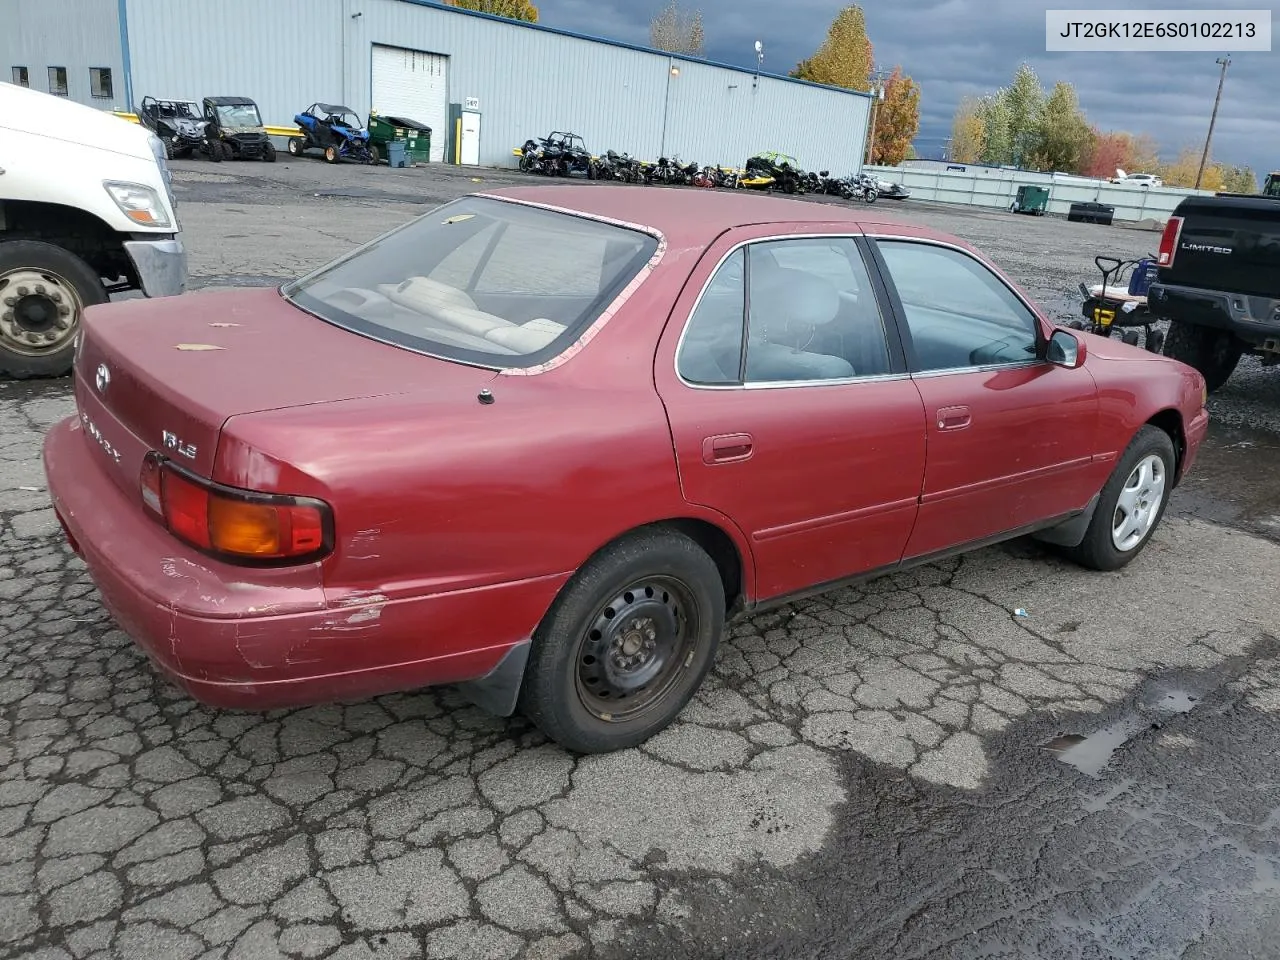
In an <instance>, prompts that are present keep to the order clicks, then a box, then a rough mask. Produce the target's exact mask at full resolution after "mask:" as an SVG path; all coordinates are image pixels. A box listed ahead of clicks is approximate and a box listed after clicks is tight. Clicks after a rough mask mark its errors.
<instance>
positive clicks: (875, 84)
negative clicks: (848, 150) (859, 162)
mask: <svg viewBox="0 0 1280 960" xmlns="http://www.w3.org/2000/svg"><path fill="white" fill-rule="evenodd" d="M883 77H884V75H883V72H882V71H880V70H877V71H875V77H874V79H873V80H872V84H871V91H870V93H871V129H870V130H869V131H868V133H867V157H866V160H864V161H863V162H864V163H871V162H872V160H873V159H874V157H875V155H874V153H873V151H874V150H875V146H876V107H877V106H878V105H879V103H880V101H881V100H883V99H884V78H883Z"/></svg>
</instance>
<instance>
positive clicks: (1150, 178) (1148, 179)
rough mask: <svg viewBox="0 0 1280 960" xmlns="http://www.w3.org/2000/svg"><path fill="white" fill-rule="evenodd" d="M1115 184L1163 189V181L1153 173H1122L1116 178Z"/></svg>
mask: <svg viewBox="0 0 1280 960" xmlns="http://www.w3.org/2000/svg"><path fill="white" fill-rule="evenodd" d="M1114 182H1115V183H1131V184H1133V185H1134V186H1137V187H1163V186H1164V181H1163V180H1161V179H1160V178H1159V177H1157V176H1156V175H1155V174H1154V173H1129V174H1126V173H1123V172H1121V173H1120V175H1119V176H1117V177H1116V179H1115V181H1114Z"/></svg>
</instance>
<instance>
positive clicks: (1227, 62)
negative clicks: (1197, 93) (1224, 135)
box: [1196, 56, 1231, 190]
mask: <svg viewBox="0 0 1280 960" xmlns="http://www.w3.org/2000/svg"><path fill="white" fill-rule="evenodd" d="M1214 63H1217V64H1220V65H1221V66H1222V72H1221V73H1220V74H1218V95H1217V96H1216V97H1214V98H1213V113H1212V114H1211V115H1210V116H1209V133H1208V134H1207V135H1206V136H1205V138H1204V153H1203V154H1201V155H1200V171H1199V172H1198V173H1197V174H1196V189H1197V190H1199V189H1200V181H1201V180H1202V179H1203V178H1204V165H1205V164H1206V163H1208V162H1209V142H1210V141H1211V140H1213V125H1214V123H1215V122H1216V121H1217V119H1218V104H1219V103H1220V102H1221V101H1222V84H1223V81H1225V80H1226V79H1227V67H1229V66H1231V57H1229V56H1227V57H1219V58H1218V59H1217V60H1215V61H1214Z"/></svg>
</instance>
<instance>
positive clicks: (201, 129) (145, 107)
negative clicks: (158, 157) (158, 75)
mask: <svg viewBox="0 0 1280 960" xmlns="http://www.w3.org/2000/svg"><path fill="white" fill-rule="evenodd" d="M138 121H139V122H140V123H141V124H142V125H143V126H144V127H146V128H147V129H148V130H150V131H151V132H152V133H154V134H155V135H156V136H157V137H158V138H159V139H160V142H161V143H163V144H164V153H165V156H166V157H168V158H169V159H170V160H174V159H180V158H183V157H190V156H192V155H193V154H195V153H202V154H204V155H205V156H206V157H208V158H209V159H210V160H212V161H213V162H214V163H217V162H219V161H221V160H222V156H223V154H222V148H221V147H220V146H219V144H218V142H217V141H216V140H211V139H210V138H209V135H208V124H207V123H206V122H205V121H204V120H202V119H201V118H200V112H199V109H198V108H197V107H196V104H195V102H194V101H192V100H168V99H157V98H156V97H143V98H142V106H141V108H140V109H139V110H138Z"/></svg>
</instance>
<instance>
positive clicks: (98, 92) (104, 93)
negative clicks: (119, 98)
mask: <svg viewBox="0 0 1280 960" xmlns="http://www.w3.org/2000/svg"><path fill="white" fill-rule="evenodd" d="M89 92H90V94H92V95H93V96H95V97H98V98H100V99H103V100H110V99H111V98H112V97H113V96H114V94H113V93H112V92H111V71H110V70H108V69H107V68H106V67H90V68H89Z"/></svg>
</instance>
